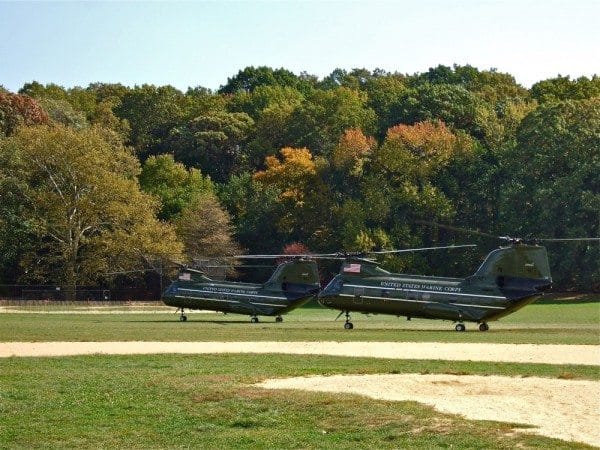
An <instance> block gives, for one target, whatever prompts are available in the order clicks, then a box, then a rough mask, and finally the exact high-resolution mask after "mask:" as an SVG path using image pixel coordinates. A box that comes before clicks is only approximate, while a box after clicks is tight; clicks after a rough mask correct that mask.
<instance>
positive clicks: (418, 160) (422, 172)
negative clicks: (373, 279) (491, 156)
mask: <svg viewBox="0 0 600 450" xmlns="http://www.w3.org/2000/svg"><path fill="white" fill-rule="evenodd" d="M472 145H473V144H472V142H471V139H470V138H468V137H467V136H465V135H462V134H454V133H453V132H452V131H451V130H450V129H449V128H448V127H447V126H446V125H445V124H444V123H443V122H439V121H435V122H423V123H417V124H414V125H398V126H396V127H392V128H390V130H389V131H388V134H387V137H386V140H385V141H384V142H383V143H382V145H380V146H379V147H377V148H375V149H374V150H373V153H372V156H371V159H370V162H369V164H368V166H367V167H366V169H365V176H364V181H363V183H362V197H363V205H364V208H365V211H366V213H365V217H366V226H367V228H368V230H372V231H369V236H371V235H373V236H374V234H373V233H374V230H376V229H378V228H379V229H381V230H382V231H383V232H384V233H385V234H386V239H383V240H382V242H385V241H387V240H389V241H390V242H391V243H392V244H393V245H394V246H396V247H407V246H415V245H417V246H418V245H422V244H424V243H430V241H432V240H433V241H434V240H435V236H429V233H428V231H427V230H424V229H423V227H422V226H421V225H417V221H422V220H436V221H441V222H447V221H448V220H450V219H451V218H452V217H453V215H454V213H455V210H454V207H453V204H452V202H451V201H450V199H449V198H448V197H447V196H446V195H445V194H444V193H443V192H442V191H441V189H440V188H439V187H438V186H437V185H436V176H437V174H438V173H439V172H440V171H441V170H442V169H443V168H444V167H445V166H447V165H448V164H450V162H451V161H453V160H454V159H455V158H457V157H460V156H461V155H463V154H465V153H469V152H471V151H472ZM355 229H356V228H355ZM363 231H367V230H363ZM349 239H350V237H347V238H346V241H347V242H348V241H349ZM372 240H373V239H372Z"/></svg>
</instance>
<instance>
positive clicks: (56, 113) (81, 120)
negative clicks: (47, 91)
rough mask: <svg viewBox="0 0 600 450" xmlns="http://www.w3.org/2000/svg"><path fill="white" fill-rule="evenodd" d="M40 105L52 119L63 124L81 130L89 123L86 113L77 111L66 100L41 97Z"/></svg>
mask: <svg viewBox="0 0 600 450" xmlns="http://www.w3.org/2000/svg"><path fill="white" fill-rule="evenodd" d="M39 102H40V105H41V106H42V107H43V108H44V110H45V111H46V112H47V113H48V116H49V118H50V120H51V121H53V122H55V123H60V124H62V125H65V126H68V127H72V128H75V129H76V130H81V129H82V128H85V127H87V126H88V125H89V124H88V122H87V120H86V118H85V114H83V113H82V112H80V111H75V109H73V107H72V106H71V104H70V103H69V102H67V101H66V100H54V99H51V98H41V99H40V100H39Z"/></svg>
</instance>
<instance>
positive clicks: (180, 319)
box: [176, 308, 187, 322]
mask: <svg viewBox="0 0 600 450" xmlns="http://www.w3.org/2000/svg"><path fill="white" fill-rule="evenodd" d="M176 312H177V311H176ZM186 320H187V316H186V315H185V311H184V310H183V308H181V315H180V316H179V321H180V322H185V321H186Z"/></svg>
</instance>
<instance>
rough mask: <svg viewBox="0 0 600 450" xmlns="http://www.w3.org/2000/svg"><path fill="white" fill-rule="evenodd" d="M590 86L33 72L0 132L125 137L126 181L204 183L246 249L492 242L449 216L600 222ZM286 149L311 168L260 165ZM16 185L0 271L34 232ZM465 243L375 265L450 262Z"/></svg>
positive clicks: (463, 260) (586, 256) (365, 73)
mask: <svg viewBox="0 0 600 450" xmlns="http://www.w3.org/2000/svg"><path fill="white" fill-rule="evenodd" d="M599 83H600V81H599V78H598V76H597V75H594V76H593V77H591V78H586V77H581V78H578V79H575V80H571V79H570V78H569V77H562V76H558V77H556V78H551V79H548V80H541V81H539V82H538V83H536V84H534V85H533V87H532V88H531V89H530V90H527V89H525V88H524V87H522V86H520V85H519V84H518V83H517V82H516V81H515V79H514V77H513V76H512V75H510V74H507V73H501V72H498V71H497V70H495V69H490V70H480V69H477V68H475V67H472V66H469V65H465V66H460V65H453V66H451V67H449V66H444V65H439V66H437V67H432V68H430V69H429V70H427V71H425V72H423V73H419V74H413V75H408V74H400V73H389V72H386V71H383V70H380V69H376V70H374V71H370V70H367V69H360V68H355V69H352V70H345V69H340V68H337V69H335V70H333V71H332V73H331V74H329V75H328V76H326V77H325V78H323V79H322V80H319V79H318V78H317V77H315V76H314V75H310V74H307V73H301V74H300V75H295V74H293V73H292V72H290V71H288V70H286V69H283V68H282V69H273V68H270V67H264V66H262V67H246V68H245V69H243V70H240V71H239V72H238V73H237V74H236V75H235V76H233V77H231V78H229V79H228V80H227V83H226V84H225V85H224V86H222V87H221V89H220V90H219V91H218V92H212V91H210V90H209V89H206V88H203V87H201V86H197V87H193V88H189V89H188V90H187V91H185V93H184V92H182V91H179V90H178V89H175V88H173V87H172V86H151V85H143V86H135V87H133V88H130V87H126V86H123V85H121V84H110V83H93V84H90V85H89V86H87V87H85V88H82V87H74V88H64V87H62V86H59V85H56V84H46V85H42V84H40V83H38V82H35V81H33V82H31V83H27V84H26V85H24V86H23V88H22V89H21V90H20V91H19V92H20V94H12V93H9V92H8V91H6V90H5V89H0V135H9V136H10V135H11V134H14V133H16V132H17V130H18V129H19V127H23V126H25V127H27V126H30V125H34V124H38V123H47V122H50V121H51V122H52V123H59V124H63V125H67V126H69V127H72V128H74V129H81V130H82V129H83V128H85V127H101V128H104V129H108V130H112V131H113V133H112V134H110V136H111V137H110V139H109V140H110V141H111V142H112V145H113V146H115V147H122V144H123V143H125V144H127V145H132V146H133V148H134V150H135V152H136V155H137V156H138V157H140V158H141V159H142V160H143V161H146V160H147V161H146V163H145V164H144V170H143V173H142V175H141V178H140V182H141V184H142V186H143V188H144V190H146V191H147V192H150V193H152V194H153V195H155V196H156V198H158V199H159V200H160V205H159V206H158V208H159V211H160V213H159V217H160V218H162V219H168V220H174V219H175V218H176V217H177V216H179V215H181V213H182V211H183V210H185V209H186V208H187V207H190V205H191V204H192V203H193V202H194V201H195V199H196V197H197V193H198V192H200V191H205V190H206V191H208V190H212V189H214V190H215V192H217V195H218V196H219V199H220V201H221V202H222V204H223V205H224V206H225V208H226V209H227V211H228V212H229V214H230V217H231V223H232V225H233V234H234V235H235V237H236V238H237V239H238V240H239V242H240V245H241V246H242V247H244V248H246V249H248V250H249V251H251V252H261V253H269V252H279V251H280V249H281V248H282V246H283V245H284V244H285V243H286V242H287V243H289V242H294V241H300V242H304V243H306V244H308V245H309V246H310V247H311V249H313V250H315V251H336V250H340V249H352V248H356V247H357V246H358V247H360V248H366V247H369V246H373V245H374V246H375V247H378V246H381V245H384V242H385V243H389V245H392V246H396V247H399V246H418V245H428V246H429V245H435V244H440V243H452V242H457V243H463V242H465V241H468V242H476V243H478V244H479V245H480V247H481V248H482V249H484V250H482V252H483V253H487V250H489V249H490V247H494V246H496V245H497V241H495V240H493V239H491V238H486V237H484V236H483V235H480V234H476V233H475V234H473V233H470V234H469V233H467V232H463V231H459V230H464V229H466V230H473V229H476V230H481V231H483V232H487V233H490V234H496V235H505V234H510V235H521V236H526V235H532V236H542V237H582V236H597V235H598V230H597V227H598V210H599V209H600V206H599V205H598V199H597V196H598V192H599V191H600V188H599V187H598V186H597V184H598V182H597V176H596V175H595V174H596V173H597V172H598V167H597V166H598V161H597V159H598V150H597V149H598V143H597V142H598V138H597V136H598V134H599V132H598V127H599V125H598V121H597V119H596V115H597V107H596V106H595V105H596V104H597V100H598V98H599V96H600V84H599ZM40 105H42V106H43V108H42V106H40ZM442 123H443V125H441V124H442ZM436 124H437V125H436ZM59 128H60V127H59ZM371 136H373V137H371ZM50 148H53V149H54V150H53V151H55V152H57V154H60V153H58V152H59V150H57V148H58V147H57V146H56V145H50ZM284 148H296V149H299V148H305V149H306V150H307V151H308V152H310V155H312V159H311V161H310V164H309V165H310V166H311V168H310V170H309V171H308V172H307V171H306V170H304V169H306V168H307V167H308V166H306V165H302V164H299V165H298V164H296V165H294V164H287V163H286V162H285V161H284V162H283V163H282V164H281V167H279V168H280V169H281V170H274V166H270V165H269V164H270V162H272V161H274V160H273V158H275V159H277V157H278V155H279V154H280V151H281V149H284ZM117 153H119V152H117ZM165 154H169V155H172V156H164V155H165ZM152 155H160V156H157V157H156V158H150V156H152ZM284 159H285V158H284ZM305 162H307V161H305ZM182 164H185V166H184V165H182ZM191 168H193V169H191ZM286 168H287V169H290V170H287V169H286ZM294 168H295V169H298V170H295V169H294ZM292 169H294V170H292ZM2 170H4V167H1V166H0V171H2ZM197 170H200V171H201V173H202V174H204V175H205V176H207V178H202V176H201V175H200V172H198V171H197ZM269 171H271V173H272V176H267V177H266V178H263V179H262V180H260V179H261V177H262V175H260V174H261V173H266V172H269ZM309 172H310V173H309ZM4 173H6V170H4ZM257 174H258V179H255V178H254V175H257ZM267 178H269V180H268V181H267ZM14 182H15V181H14V178H11V177H7V176H6V174H5V175H4V178H2V177H0V189H2V190H3V192H2V195H3V198H2V204H1V205H0V210H1V211H0V212H1V213H2V215H1V217H0V251H1V256H0V267H4V271H3V274H4V277H5V278H7V279H14V278H15V277H17V276H18V275H19V273H18V272H19V270H18V267H19V265H23V264H26V258H25V255H28V254H31V251H30V250H31V248H36V247H38V248H39V249H45V248H46V247H47V242H46V241H43V242H38V240H39V239H40V237H39V234H38V233H37V229H36V224H35V223H34V222H32V221H30V220H22V217H24V212H23V205H24V199H23V198H22V197H20V196H21V195H22V193H23V192H25V188H24V187H23V186H22V189H20V190H17V189H13V188H10V189H8V188H7V186H8V184H10V183H14ZM29 182H30V181H29V180H25V181H23V180H22V183H24V185H25V186H27V185H28V183H29ZM31 182H32V183H33V181H31ZM36 182H37V180H36ZM7 183H8V184H7ZM213 183H214V185H213ZM209 185H210V186H212V187H209ZM9 191H10V195H9V194H8V192H9ZM198 214H199V213H198ZM197 217H198V216H197ZM438 223H439V224H441V225H444V224H446V225H450V226H451V227H450V229H448V228H444V227H442V226H438V225H436V224H438ZM376 234H377V235H378V236H379V237H382V236H385V239H383V238H382V239H379V238H376ZM20 243H23V245H20ZM385 245H388V244H385ZM560 248H563V249H564V250H560ZM549 250H550V260H551V263H552V264H553V267H552V268H553V272H554V277H555V279H556V280H557V281H558V285H559V286H560V287H562V288H578V289H599V288H600V287H599V286H600V281H599V280H600V275H599V274H598V269H597V267H598V265H597V260H598V255H597V249H596V247H594V246H588V245H587V244H585V245H584V244H581V245H579V246H577V245H575V244H568V245H567V244H556V248H555V247H554V244H553V245H552V246H549ZM562 252H565V253H562ZM594 252H596V253H594ZM34 253H35V252H34ZM479 256H481V255H479V254H477V253H476V252H472V253H469V254H465V255H460V256H457V255H450V254H447V255H443V256H439V255H438V256H436V257H435V258H433V257H432V258H429V260H427V258H425V257H424V256H422V255H419V256H413V257H403V258H396V257H394V258H390V259H389V261H387V262H388V263H389V264H390V267H394V268H401V269H402V270H407V271H408V270H411V271H412V270H416V271H419V272H428V273H431V272H437V273H438V274H440V275H450V276H452V275H457V274H458V273H459V272H460V271H461V270H462V269H463V268H464V267H465V266H468V265H473V264H476V263H477V262H478V258H479ZM557 261H558V262H557ZM48 264H50V266H52V267H58V266H57V263H56V261H55V262H49V263H48ZM15 268H17V269H15ZM53 270H54V269H53Z"/></svg>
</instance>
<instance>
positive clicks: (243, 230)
mask: <svg viewBox="0 0 600 450" xmlns="http://www.w3.org/2000/svg"><path fill="white" fill-rule="evenodd" d="M217 188H218V196H219V199H220V200H221V202H222V204H223V205H224V206H225V207H226V208H227V211H229V214H230V215H231V218H232V222H233V225H234V228H235V236H236V238H237V240H238V241H239V242H240V244H241V245H242V246H243V247H244V248H246V249H248V251H249V252H250V253H269V252H273V251H274V249H275V248H277V247H278V246H279V245H280V243H281V242H282V240H284V239H285V236H283V235H282V234H281V233H280V231H279V229H278V227H277V218H278V217H279V215H280V214H281V213H280V206H279V203H278V195H279V192H278V190H277V188H276V187H274V186H270V185H264V184H263V183H259V182H258V181H255V180H254V179H253V177H252V175H251V174H250V173H248V172H245V173H242V174H240V175H233V176H231V178H230V179H229V181H228V182H227V183H226V184H223V185H217ZM257 236H260V239H257V238H256V237H257Z"/></svg>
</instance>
